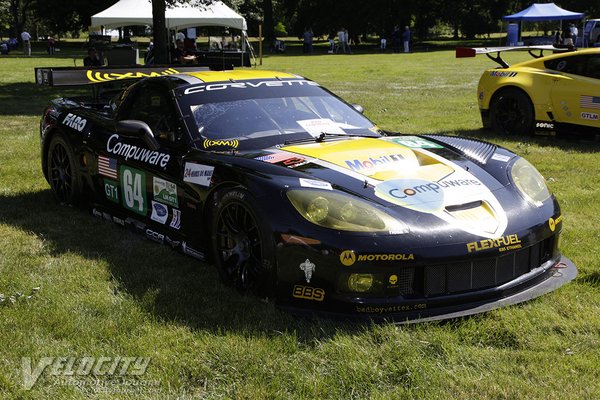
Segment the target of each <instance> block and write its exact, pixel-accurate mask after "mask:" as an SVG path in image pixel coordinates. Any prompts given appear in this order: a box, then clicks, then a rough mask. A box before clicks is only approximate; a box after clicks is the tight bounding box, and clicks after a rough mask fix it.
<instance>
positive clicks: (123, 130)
mask: <svg viewBox="0 0 600 400" xmlns="http://www.w3.org/2000/svg"><path fill="white" fill-rule="evenodd" d="M117 133H119V134H120V135H122V136H125V137H132V138H135V139H142V140H143V141H144V142H145V143H146V144H147V145H148V147H149V148H150V150H158V149H159V148H160V144H159V143H158V141H157V140H156V138H155V137H154V133H153V132H152V129H150V127H149V126H148V124H147V123H145V122H144V121H138V120H135V119H125V120H123V121H119V122H117Z"/></svg>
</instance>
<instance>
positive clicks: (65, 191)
mask: <svg viewBox="0 0 600 400" xmlns="http://www.w3.org/2000/svg"><path fill="white" fill-rule="evenodd" d="M47 171H48V183H49V184H50V188H51V189H52V193H54V197H56V200H58V201H59V202H60V203H62V204H70V205H77V204H79V203H80V202H81V179H80V174H79V166H78V165H77V161H76V159H75V153H74V152H73V148H72V147H71V145H70V144H69V142H67V140H65V139H64V138H63V136H62V135H60V134H56V135H54V136H53V137H52V139H51V140H50V145H49V146H48V154H47Z"/></svg>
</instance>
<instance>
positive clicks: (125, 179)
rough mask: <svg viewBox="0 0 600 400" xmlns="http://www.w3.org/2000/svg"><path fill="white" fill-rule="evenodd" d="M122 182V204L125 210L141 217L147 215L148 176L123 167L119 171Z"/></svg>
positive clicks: (134, 169)
mask: <svg viewBox="0 0 600 400" xmlns="http://www.w3.org/2000/svg"><path fill="white" fill-rule="evenodd" d="M119 180H120V182H121V199H122V202H121V204H122V205H123V207H124V208H126V209H128V210H130V211H133V212H134V213H137V214H140V215H146V212H147V211H148V201H147V199H146V174H145V173H144V171H140V170H139V169H136V168H131V167H129V166H126V165H122V166H121V168H120V169H119Z"/></svg>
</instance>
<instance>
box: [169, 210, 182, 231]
mask: <svg viewBox="0 0 600 400" xmlns="http://www.w3.org/2000/svg"><path fill="white" fill-rule="evenodd" d="M169 226H170V227H171V228H173V229H179V228H181V211H179V210H178V209H176V208H174V209H173V219H172V220H171V223H170V224H169Z"/></svg>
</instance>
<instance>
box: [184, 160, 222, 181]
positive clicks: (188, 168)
mask: <svg viewBox="0 0 600 400" xmlns="http://www.w3.org/2000/svg"><path fill="white" fill-rule="evenodd" d="M214 170H215V167H212V166H210V165H202V164H196V163H190V162H186V163H185V169H184V171H183V181H184V182H190V183H195V184H198V185H200V186H210V180H211V179H212V176H213V171H214Z"/></svg>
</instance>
